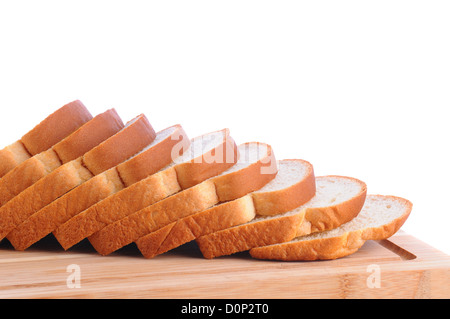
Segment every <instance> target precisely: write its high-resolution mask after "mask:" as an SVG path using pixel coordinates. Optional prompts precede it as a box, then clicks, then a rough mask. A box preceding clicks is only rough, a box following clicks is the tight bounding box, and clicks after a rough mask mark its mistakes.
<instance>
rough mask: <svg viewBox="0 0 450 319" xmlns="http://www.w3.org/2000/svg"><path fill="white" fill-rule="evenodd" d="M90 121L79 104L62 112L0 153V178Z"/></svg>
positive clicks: (61, 110)
mask: <svg viewBox="0 0 450 319" xmlns="http://www.w3.org/2000/svg"><path fill="white" fill-rule="evenodd" d="M91 119H92V115H91V114H90V113H89V111H88V110H87V109H86V107H85V106H84V105H83V103H81V101H79V100H76V101H73V102H71V103H68V104H66V105H64V106H63V107H61V108H59V109H58V110H56V111H55V112H53V113H52V114H50V115H49V116H47V118H45V119H44V120H43V121H41V122H40V123H39V124H38V125H36V126H35V127H34V128H33V129H32V130H31V131H29V132H28V133H27V134H25V135H24V136H23V137H22V138H21V139H20V140H18V141H16V142H14V143H12V144H11V145H9V146H6V147H5V148H3V149H2V150H0V177H2V176H4V175H5V174H6V173H8V172H9V171H11V170H12V169H13V168H14V167H16V166H18V165H19V164H21V163H22V162H24V161H26V160H27V159H29V158H30V157H32V156H34V155H37V154H39V153H41V152H44V151H46V150H47V149H49V148H50V147H52V146H53V145H55V144H56V143H58V142H59V141H61V140H62V139H64V138H65V137H67V136H69V135H70V134H71V133H73V132H74V131H76V130H77V129H78V128H79V127H80V126H82V125H83V124H85V123H86V122H88V121H90V120H91Z"/></svg>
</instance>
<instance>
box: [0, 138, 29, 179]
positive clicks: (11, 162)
mask: <svg viewBox="0 0 450 319" xmlns="http://www.w3.org/2000/svg"><path fill="white" fill-rule="evenodd" d="M30 157H31V154H30V153H28V151H27V150H26V148H25V146H24V145H23V143H22V142H21V141H17V142H15V143H13V144H11V145H8V146H6V147H5V148H4V149H2V150H0V178H1V177H3V176H5V175H6V174H7V173H8V172H9V171H11V170H12V169H14V167H16V166H18V165H20V164H22V163H23V162H25V161H26V160H27V159H29V158H30Z"/></svg>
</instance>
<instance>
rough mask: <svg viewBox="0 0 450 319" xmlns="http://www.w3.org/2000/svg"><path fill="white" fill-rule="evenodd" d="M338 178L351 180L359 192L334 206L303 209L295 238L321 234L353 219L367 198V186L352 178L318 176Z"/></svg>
mask: <svg viewBox="0 0 450 319" xmlns="http://www.w3.org/2000/svg"><path fill="white" fill-rule="evenodd" d="M329 177H338V178H346V179H349V180H352V181H353V182H354V183H356V184H359V185H360V186H361V191H360V192H359V193H358V194H357V195H356V196H354V197H353V198H350V199H349V200H346V201H343V202H341V203H338V204H336V205H330V206H325V207H311V208H306V209H305V219H304V221H303V223H302V224H301V225H300V228H299V230H298V232H297V236H304V235H308V234H311V233H316V232H321V231H325V230H330V229H334V228H336V227H339V226H340V225H342V224H345V223H347V222H349V221H350V220H352V219H353V218H355V217H356V216H357V215H358V214H359V212H360V211H361V209H362V207H363V206H364V202H365V200H366V196H367V185H366V183H364V182H363V181H360V180H358V179H356V178H353V177H346V176H345V177H343V176H337V175H327V176H319V177H317V178H318V179H320V178H325V179H326V178H329Z"/></svg>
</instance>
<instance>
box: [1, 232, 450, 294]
mask: <svg viewBox="0 0 450 319" xmlns="http://www.w3.org/2000/svg"><path fill="white" fill-rule="evenodd" d="M0 274H1V275H0V276H1V277H0V298H159V299H169V298H170V299H175V298H176V299H179V298H183V299H184V298H187V299H190V298H201V299H211V298H216V299H241V298H271V299H273V298H283V299H291V298H449V297H450V257H449V256H448V255H446V254H444V253H442V252H440V251H438V250H436V249H434V248H433V247H430V246H429V245H427V244H425V243H423V242H421V241H419V240H417V239H416V238H414V237H412V236H410V235H408V234H406V233H404V232H401V231H400V232H398V233H397V234H396V235H395V236H393V237H391V238H390V239H389V240H383V241H380V242H373V241H369V242H366V244H365V245H364V246H363V247H362V248H361V249H360V250H359V251H358V252H356V253H355V254H353V255H351V256H348V257H346V258H342V259H338V260H333V261H318V262H278V261H262V260H255V259H252V258H251V257H249V254H248V253H247V252H245V253H239V254H236V255H233V256H226V257H220V258H217V259H213V260H206V259H204V258H203V257H202V255H201V254H200V252H199V250H198V247H197V246H196V244H195V242H192V243H189V244H187V245H184V246H182V247H180V248H178V249H175V250H173V251H171V252H169V253H166V254H164V255H160V256H158V257H156V258H154V259H149V260H147V259H144V258H143V257H142V256H141V255H140V254H139V251H138V250H137V248H136V247H135V246H134V245H130V246H127V247H125V248H123V249H121V250H120V251H117V252H116V253H114V254H113V255H110V256H107V257H102V256H99V255H98V254H96V253H95V251H94V250H93V248H92V247H91V246H90V245H89V243H88V242H82V243H81V244H79V245H78V246H76V247H74V248H73V249H72V250H70V251H68V252H64V251H63V250H62V249H61V248H60V247H59V245H58V243H57V242H56V240H55V239H54V238H52V237H50V236H49V237H47V238H45V239H44V240H42V241H40V242H39V243H37V244H36V245H35V246H33V247H32V248H30V249H29V250H27V251H25V252H18V251H14V250H13V248H12V247H11V245H10V244H9V243H8V242H7V241H6V240H5V241H3V242H2V243H0Z"/></svg>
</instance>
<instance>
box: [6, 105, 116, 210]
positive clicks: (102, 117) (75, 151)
mask: <svg viewBox="0 0 450 319" xmlns="http://www.w3.org/2000/svg"><path fill="white" fill-rule="evenodd" d="M122 128H123V123H122V120H121V119H120V117H119V115H118V114H117V112H116V111H115V110H114V109H111V110H107V111H106V112H104V113H102V114H99V115H97V116H96V117H94V118H93V119H92V120H90V121H89V122H87V123H86V124H84V125H83V126H81V127H80V128H79V129H77V130H76V131H75V132H73V133H72V134H70V135H69V136H68V137H66V138H64V139H63V140H62V141H60V142H58V143H57V144H55V145H54V146H52V147H51V148H50V149H48V150H46V151H44V152H41V153H39V154H37V155H35V156H33V157H31V158H29V159H27V160H26V161H24V162H23V163H21V164H20V165H18V166H16V167H15V168H14V169H12V170H11V171H9V172H8V173H7V174H6V175H4V176H3V177H2V178H1V179H0V206H3V205H5V204H6V203H7V202H8V201H10V200H11V199H12V198H14V197H15V196H17V195H19V194H20V193H21V192H22V191H24V190H25V189H27V188H28V187H30V186H31V185H33V184H34V183H36V182H37V181H38V180H40V179H41V178H43V177H44V176H46V175H48V174H50V173H51V172H53V171H54V170H55V169H57V168H58V167H60V166H61V165H63V164H66V163H68V162H70V161H73V160H75V159H77V158H78V157H80V156H82V155H83V154H85V153H86V152H88V151H90V150H92V149H93V148H94V147H96V146H97V145H99V144H100V143H101V142H103V141H105V140H106V139H108V138H109V137H111V136H112V135H114V134H116V133H117V132H119V131H120V130H121V129H122Z"/></svg>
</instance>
